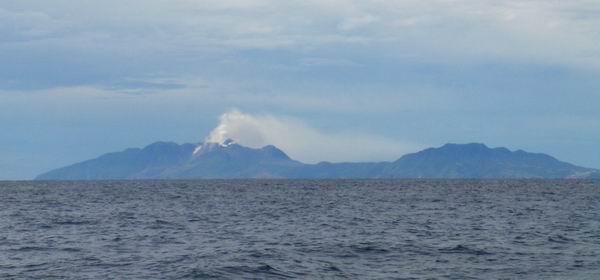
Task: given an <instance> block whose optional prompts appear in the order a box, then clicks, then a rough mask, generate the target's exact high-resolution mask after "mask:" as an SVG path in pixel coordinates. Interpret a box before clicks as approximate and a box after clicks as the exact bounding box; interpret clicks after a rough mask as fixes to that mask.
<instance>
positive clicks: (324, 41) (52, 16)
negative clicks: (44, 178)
mask: <svg viewBox="0 0 600 280" xmlns="http://www.w3.org/2000/svg"><path fill="white" fill-rule="evenodd" d="M599 77H600V1H597V0H589V1H585V0H571V1H564V0H563V1H551V0H544V1H541V0H539V1H538V0H530V1H527V0H519V1H502V0H493V1H485V0H477V1H475V0H445V1H441V0H440V1H435V0H433V1H421V0H407V1H393V0H386V1H383V0H381V1H367V0H364V1H359V0H356V1H351V0H346V1H344V0H298V1H295V0H287V1H281V0H247V1H241V0H233V1H227V0H143V1H142V0H119V1H115V0H104V1H83V0H81V1H72V0H69V1H67V0H53V1H40V0H37V1H27V0H14V1H12V0H3V1H2V2H1V3H0V131H1V133H2V135H1V137H0V179H27V178H31V177H33V176H35V175H36V174H39V173H41V172H43V171H46V170H48V169H50V168H53V167H59V166H62V165H65V164H69V163H73V162H75V161H80V160H83V159H88V158H92V157H95V156H97V155H99V154H102V153H104V152H108V151H118V150H122V149H124V148H127V147H139V146H144V145H146V144H149V143H151V142H154V141H157V140H170V141H176V142H179V143H183V142H200V141H202V140H204V139H205V137H207V136H208V135H209V133H210V132H211V130H213V128H215V127H216V126H217V124H218V123H219V117H220V116H221V115H222V114H224V113H226V112H228V113H227V114H226V115H224V116H223V117H222V121H223V122H224V123H227V124H229V125H232V126H236V127H238V128H239V129H240V130H238V132H239V131H246V132H245V133H246V134H244V135H241V134H240V135H241V136H240V137H242V138H244V139H245V140H243V141H247V142H249V144H259V143H262V142H265V141H271V142H277V143H274V144H279V146H282V147H283V148H287V150H289V152H290V154H291V155H292V156H295V157H296V158H299V159H303V160H307V161H318V160H333V161H337V160H356V161H358V160H389V159H395V158H397V157H399V156H400V155H401V154H403V153H405V152H410V151H414V150H417V149H419V148H422V147H427V146H437V145H441V144H443V143H446V142H458V143H463V142H483V143H486V144H488V145H490V146H506V147H508V148H511V149H525V150H528V151H533V152H545V153H549V154H552V155H554V156H556V157H558V158H559V159H562V160H566V161H570V162H572V163H575V164H579V165H583V166H588V167H600V78H599ZM223 122H222V124H223ZM254 129H256V131H260V132H261V134H260V135H258V136H257V134H256V131H254ZM240 133H241V132H240ZM253 133H254V134H253ZM257 139H258V140H257ZM250 142H252V143H250ZM321 143H322V145H320V144H321ZM336 147H338V148H336Z"/></svg>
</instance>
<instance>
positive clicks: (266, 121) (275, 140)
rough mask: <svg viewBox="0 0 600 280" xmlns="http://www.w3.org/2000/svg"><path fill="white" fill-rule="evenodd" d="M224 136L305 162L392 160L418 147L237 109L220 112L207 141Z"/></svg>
mask: <svg viewBox="0 0 600 280" xmlns="http://www.w3.org/2000/svg"><path fill="white" fill-rule="evenodd" d="M226 139H233V140H235V141H236V142H238V143H240V144H242V145H245V146H248V147H254V148H259V147H263V146H265V145H275V146H276V147H278V148H280V149H282V150H283V151H285V152H286V153H287V154H288V155H289V156H290V157H292V158H294V159H297V160H300V161H303V162H307V163H315V162H319V161H333V162H342V161H344V162H345V161H367V160H370V161H380V160H395V159H398V158H399V157H400V156H402V155H403V154H405V153H408V152H414V151H415V150H417V148H419V146H417V145H414V144H411V143H407V142H403V141H398V140H393V139H389V138H385V137H380V136H374V135H368V134H360V133H356V132H332V131H321V130H318V129H315V128H313V127H311V126H309V125H308V124H306V123H304V122H302V121H301V120H298V119H295V118H290V117H282V116H274V115H250V114H245V113H242V112H240V111H237V110H231V111H229V112H227V113H225V114H223V115H222V116H221V118H220V122H219V125H218V126H217V127H216V128H215V129H214V130H213V131H212V132H211V134H210V135H209V136H208V138H207V139H206V141H207V142H215V143H222V142H223V141H225V140H226Z"/></svg>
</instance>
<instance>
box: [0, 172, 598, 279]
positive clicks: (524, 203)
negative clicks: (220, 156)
mask: <svg viewBox="0 0 600 280" xmlns="http://www.w3.org/2000/svg"><path fill="white" fill-rule="evenodd" d="M0 206H1V208H0V278H2V279H12V278H15V279H20V278H31V279H53V278H55V279H109V278H112V279H203V278H222V279H251V278H258V279H264V278H267V279H279V278H282V279H283V278H302V279H315V278H316V279H319V278H328V279H337V278H340V279H341V278H348V279H600V182H583V181H157V182H151V181H131V182H52V183H44V182H38V183H34V182H3V183H0Z"/></svg>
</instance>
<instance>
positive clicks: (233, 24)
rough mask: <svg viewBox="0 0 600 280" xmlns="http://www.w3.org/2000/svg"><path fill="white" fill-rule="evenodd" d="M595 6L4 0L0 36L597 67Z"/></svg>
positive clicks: (581, 0)
mask: <svg viewBox="0 0 600 280" xmlns="http://www.w3.org/2000/svg"><path fill="white" fill-rule="evenodd" d="M33 3H35V4H33ZM3 6H4V7H3ZM599 11H600V2H597V1H586V0H575V1H560V2H556V1H552V2H549V1H542V0H530V1H521V0H518V1H517V0H505V1H479V0H456V1H445V0H434V1H428V2H423V1H417V0H409V1H382V0H371V1H354V0H290V1H280V0H247V1H241V0H237V1H216V0H170V1H165V0H146V1H139V0H125V1H123V0H120V1H116V0H107V1H97V2H85V3H84V2H81V3H79V2H73V1H66V0H56V1H51V2H48V3H40V2H38V1H33V2H32V1H8V2H5V3H3V4H0V15H1V16H2V17H3V18H4V21H7V20H8V21H10V22H9V23H10V24H6V23H4V24H3V25H5V26H15V27H16V28H17V29H18V30H10V31H6V30H4V31H2V29H0V32H2V33H7V32H10V33H20V35H22V37H25V38H30V39H31V41H30V43H31V44H34V45H35V44H43V43H44V42H40V41H39V40H38V39H39V38H36V37H35V36H34V37H32V35H31V34H44V35H49V34H50V35H52V36H54V37H55V38H57V39H61V38H62V39H65V40H67V39H68V44H65V45H64V46H63V47H65V48H67V47H68V48H77V47H78V46H77V40H75V39H74V38H77V37H81V42H82V44H85V45H84V47H85V48H90V47H92V46H90V41H89V40H90V39H91V40H94V41H93V42H91V43H92V45H93V44H96V45H97V46H98V48H99V49H102V47H105V48H108V49H113V48H117V49H121V50H131V49H132V48H134V49H137V50H139V51H141V52H149V53H152V52H155V51H156V50H157V49H159V50H166V51H170V52H180V53H190V52H202V51H235V50H244V49H288V50H294V51H299V50H300V51H315V50H319V49H323V48H327V47H328V46H330V45H332V44H344V45H346V46H354V45H356V46H358V47H360V48H373V50H374V51H375V50H381V49H385V50H388V52H387V55H394V54H401V53H406V52H413V53H417V54H418V55H419V57H421V58H423V59H425V58H431V59H432V60H434V61H440V60H448V59H452V58H456V59H460V60H462V61H464V60H465V59H468V58H473V57H474V60H478V59H481V58H482V57H483V58H486V59H493V58H497V59H506V58H509V59H517V60H522V59H533V60H538V61H543V62H550V63H560V64H569V65H580V64H583V65H593V66H598V65H600V57H599V56H600V55H599V54H598V52H599V51H600V17H599V16H597V14H598V13H600V12H599ZM32 19H33V20H32ZM93 34H96V35H93ZM0 35H3V36H2V37H4V38H7V36H5V35H6V34H0ZM12 35H13V36H12V37H13V38H14V37H19V36H15V34H12ZM8 38H11V37H8ZM94 38H95V39H94ZM4 43H10V39H9V42H4ZM365 44H368V45H367V46H365Z"/></svg>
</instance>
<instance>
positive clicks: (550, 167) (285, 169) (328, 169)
mask: <svg viewBox="0 0 600 280" xmlns="http://www.w3.org/2000/svg"><path fill="white" fill-rule="evenodd" d="M597 177H600V171H598V170H596V169H592V168H585V167H580V166H576V165H573V164H570V163H567V162H563V161H560V160H558V159H556V158H554V157H552V156H550V155H547V154H542V153H529V152H526V151H523V150H516V151H511V150H509V149H507V148H504V147H498V148H490V147H488V146H486V145H485V144H482V143H467V144H455V143H448V144H445V145H443V146H441V147H437V148H427V149H424V150H421V151H418V152H415V153H410V154H406V155H404V156H402V157H400V158H399V159H397V160H395V161H391V162H341V163H332V162H319V163H316V164H305V163H302V162H300V161H296V160H294V159H292V158H290V157H289V156H288V155H287V154H286V153H285V152H284V151H282V150H280V149H279V148H277V147H275V146H273V145H267V146H264V147H262V148H256V149H255V148H249V147H245V146H242V145H240V144H238V143H236V142H235V141H232V140H226V141H223V142H222V143H203V144H200V145H194V144H182V145H179V144H176V143H174V142H155V143H152V144H150V145H148V146H146V147H144V148H141V149H140V148H129V149H125V150H123V151H121V152H113V153H107V154H104V155H101V156H100V157H98V158H95V159H91V160H86V161H83V162H80V163H75V164H72V165H69V166H65V167H62V168H58V169H54V170H51V171H48V172H46V173H43V174H40V175H39V176H38V177H36V178H35V179H36V180H103V179H208V178H211V179H215V178H305V179H352V178H365V179H368V178H448V179H451V178H474V179H476V178H597Z"/></svg>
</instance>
